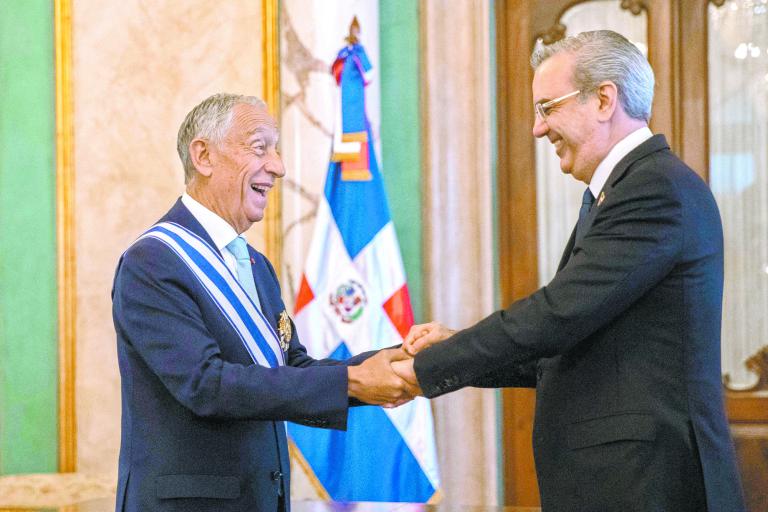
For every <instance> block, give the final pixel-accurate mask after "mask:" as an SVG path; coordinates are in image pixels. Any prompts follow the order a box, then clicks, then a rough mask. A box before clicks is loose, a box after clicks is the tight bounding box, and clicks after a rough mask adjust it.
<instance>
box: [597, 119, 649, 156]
mask: <svg viewBox="0 0 768 512" xmlns="http://www.w3.org/2000/svg"><path fill="white" fill-rule="evenodd" d="M647 126H648V123H646V122H645V121H643V120H642V119H633V118H631V117H628V116H626V115H623V116H621V118H620V119H618V120H617V121H616V122H615V123H614V125H613V126H612V127H611V128H612V129H611V133H610V136H609V142H608V148H609V151H610V148H613V146H615V145H616V143H617V142H619V141H621V140H623V139H624V138H625V137H626V136H627V135H629V134H630V133H632V132H635V131H637V130H639V129H640V128H644V127H647ZM606 154H607V153H606Z"/></svg>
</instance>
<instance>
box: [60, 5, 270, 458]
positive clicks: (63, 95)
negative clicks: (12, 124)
mask: <svg viewBox="0 0 768 512" xmlns="http://www.w3.org/2000/svg"><path fill="white" fill-rule="evenodd" d="M278 9H279V2H278V0H262V20H263V41H262V48H263V61H262V62H263V66H264V68H263V69H264V75H263V76H264V83H263V86H264V92H263V94H264V99H265V101H266V102H267V103H268V104H269V106H270V107H271V108H272V109H273V113H274V115H275V117H276V118H277V119H279V115H280V103H279V100H280V53H279V18H278V13H279V10H278ZM54 43H55V73H56V86H55V87H56V93H55V94H56V236H57V281H58V290H59V291H58V315H59V318H58V342H59V389H58V398H59V404H58V416H59V425H58V432H59V454H58V469H59V471H60V472H71V471H76V470H77V421H76V419H77V418H76V404H75V372H76V354H77V350H76V348H77V343H76V340H77V333H76V322H77V282H76V261H77V260H76V253H75V205H74V199H75V165H74V141H75V137H74V107H73V105H74V101H73V100H74V93H73V88H72V0H54ZM271 202H272V204H271V208H269V209H268V210H267V215H266V218H265V219H264V220H265V230H266V233H265V237H266V254H267V256H268V257H269V259H270V260H271V261H272V263H273V264H274V265H275V268H276V270H277V272H278V273H279V272H280V268H281V263H282V259H281V253H282V215H281V210H282V205H281V201H280V188H279V187H278V188H277V189H276V190H275V191H274V192H273V193H272V198H271Z"/></svg>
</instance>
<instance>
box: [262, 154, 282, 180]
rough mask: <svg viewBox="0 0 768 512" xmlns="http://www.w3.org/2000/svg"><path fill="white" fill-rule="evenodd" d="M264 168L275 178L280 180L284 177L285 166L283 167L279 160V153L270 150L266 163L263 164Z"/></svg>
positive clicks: (280, 159)
mask: <svg viewBox="0 0 768 512" xmlns="http://www.w3.org/2000/svg"><path fill="white" fill-rule="evenodd" d="M264 168H265V169H266V170H267V172H268V173H270V174H272V175H273V176H275V178H282V177H283V176H285V166H283V159H282V158H280V153H278V152H277V151H276V150H275V149H272V150H270V152H269V155H268V156H267V161H266V163H265V164H264Z"/></svg>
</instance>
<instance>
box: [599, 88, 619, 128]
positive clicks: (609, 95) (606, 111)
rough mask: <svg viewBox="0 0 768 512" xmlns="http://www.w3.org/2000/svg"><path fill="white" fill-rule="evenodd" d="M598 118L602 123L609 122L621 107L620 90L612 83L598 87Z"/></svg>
mask: <svg viewBox="0 0 768 512" xmlns="http://www.w3.org/2000/svg"><path fill="white" fill-rule="evenodd" d="M597 99H598V101H599V102H600V105H599V107H598V118H599V119H600V121H608V120H610V119H611V118H612V117H613V113H614V112H615V111H616V108H618V106H619V90H618V89H617V88H616V84H614V83H613V82H610V81H605V82H602V83H601V84H600V85H598V86H597Z"/></svg>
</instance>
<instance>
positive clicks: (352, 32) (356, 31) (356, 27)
mask: <svg viewBox="0 0 768 512" xmlns="http://www.w3.org/2000/svg"><path fill="white" fill-rule="evenodd" d="M359 35H360V22H359V21H357V16H355V17H353V18H352V23H350V24H349V35H348V36H347V37H345V38H344V40H345V41H346V42H347V43H349V44H357V43H359V42H360V38H358V36H359Z"/></svg>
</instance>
